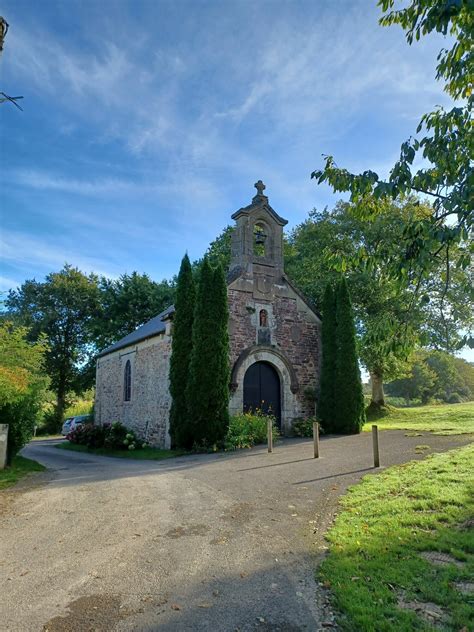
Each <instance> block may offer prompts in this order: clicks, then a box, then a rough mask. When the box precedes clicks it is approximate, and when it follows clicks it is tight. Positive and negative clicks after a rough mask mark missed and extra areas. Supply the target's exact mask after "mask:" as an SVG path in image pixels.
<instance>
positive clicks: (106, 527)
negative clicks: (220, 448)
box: [0, 431, 472, 632]
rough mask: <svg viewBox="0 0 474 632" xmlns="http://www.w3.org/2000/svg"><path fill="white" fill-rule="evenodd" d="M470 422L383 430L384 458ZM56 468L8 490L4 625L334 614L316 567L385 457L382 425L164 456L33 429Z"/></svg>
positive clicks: (0, 566)
mask: <svg viewBox="0 0 474 632" xmlns="http://www.w3.org/2000/svg"><path fill="white" fill-rule="evenodd" d="M471 440H472V437H470V436H455V437H437V436H430V435H429V434H425V435H424V436H423V437H406V436H405V433H404V432H400V431H392V432H384V433H381V436H380V446H381V447H380V449H381V459H382V463H383V464H384V465H391V464H394V463H401V462H404V461H408V460H410V459H413V458H421V457H422V455H419V454H416V453H415V446H416V445H418V444H424V445H429V446H431V451H443V450H447V449H449V448H451V447H456V446H460V445H465V444H466V443H469V442H470V441H471ZM23 454H24V455H25V456H27V457H30V458H34V459H36V460H38V461H40V462H41V463H43V464H44V465H46V466H48V468H51V469H50V470H49V471H48V472H45V473H42V474H39V475H37V476H36V477H34V478H33V479H30V480H28V481H25V482H23V483H20V484H19V485H17V486H16V487H15V488H14V489H13V490H11V491H9V492H2V493H0V512H1V515H0V529H1V537H0V577H1V580H0V622H1V623H0V627H1V630H2V632H7V631H15V632H17V631H18V632H29V631H32V632H33V631H41V630H44V631H46V630H49V631H50V632H57V631H66V630H67V631H71V632H73V631H74V632H82V631H86V630H87V631H89V630H91V631H92V630H94V631H99V632H102V631H104V632H105V631H107V632H109V631H121V630H137V631H138V630H139V631H149V632H151V631H153V630H164V631H176V632H178V631H179V632H183V631H186V630H205V631H211V630H212V631H213V632H216V631H217V632H219V631H229V632H230V631H237V630H239V631H242V632H243V631H250V630H258V631H270V630H272V631H280V630H281V631H288V632H290V631H297V630H309V631H311V632H315V631H316V630H322V629H327V628H330V627H331V624H332V622H333V615H332V613H331V611H330V607H329V605H328V595H327V594H326V591H325V589H324V588H323V587H322V586H320V585H319V584H318V583H317V582H316V581H315V580H314V568H315V566H316V563H317V559H318V556H321V555H322V554H323V552H324V548H325V547H324V539H323V537H322V536H323V533H324V531H325V530H326V529H327V527H328V525H329V524H330V523H331V521H332V518H333V516H334V513H335V510H336V507H337V499H338V497H339V496H340V495H341V494H342V493H343V492H344V491H345V490H346V489H347V486H348V485H350V484H352V483H354V482H356V481H358V480H359V479H360V478H361V477H362V476H363V475H365V474H367V473H369V472H371V471H373V470H371V469H370V466H371V458H372V457H371V436H370V435H369V434H362V435H359V436H353V437H339V438H332V437H328V438H324V439H322V441H321V455H322V458H320V459H319V460H314V459H312V458H311V457H312V443H311V441H308V440H286V441H285V442H283V443H282V444H279V445H278V444H277V446H276V447H275V452H274V453H273V454H267V452H266V450H265V449H264V448H258V449H254V450H250V451H241V452H238V453H233V454H215V455H196V456H188V457H181V458H174V459H170V460H167V461H163V462H152V461H133V460H120V459H112V458H106V457H96V456H92V455H87V454H81V453H75V452H66V451H61V450H57V449H55V448H54V446H52V445H51V443H49V442H46V441H43V442H34V443H31V444H30V445H29V446H28V447H27V448H25V450H24V452H23Z"/></svg>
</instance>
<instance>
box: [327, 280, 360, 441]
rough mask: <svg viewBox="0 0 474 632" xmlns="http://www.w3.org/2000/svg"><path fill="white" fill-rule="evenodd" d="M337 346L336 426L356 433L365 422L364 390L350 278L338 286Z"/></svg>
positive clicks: (336, 429) (342, 431)
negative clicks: (358, 359)
mask: <svg viewBox="0 0 474 632" xmlns="http://www.w3.org/2000/svg"><path fill="white" fill-rule="evenodd" d="M336 321H337V350H336V379H335V397H336V411H335V413H336V414H335V419H334V421H335V427H334V430H335V431H336V432H340V433H351V434H355V433H358V432H360V431H361V429H362V426H363V424H364V423H365V409H364V394H363V391H362V382H361V379H360V370H359V364H358V361H357V345H356V331H355V325H354V314H353V311H352V305H351V299H350V296H349V290H348V288H347V283H346V280H345V279H344V278H343V279H342V280H341V282H340V283H339V287H338V289H337V299H336Z"/></svg>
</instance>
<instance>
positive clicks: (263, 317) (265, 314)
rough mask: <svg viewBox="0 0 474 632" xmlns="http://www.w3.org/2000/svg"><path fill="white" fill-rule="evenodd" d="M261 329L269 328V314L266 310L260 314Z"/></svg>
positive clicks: (262, 310)
mask: <svg viewBox="0 0 474 632" xmlns="http://www.w3.org/2000/svg"><path fill="white" fill-rule="evenodd" d="M259 320H260V327H268V312H267V310H266V309H261V310H260V314H259Z"/></svg>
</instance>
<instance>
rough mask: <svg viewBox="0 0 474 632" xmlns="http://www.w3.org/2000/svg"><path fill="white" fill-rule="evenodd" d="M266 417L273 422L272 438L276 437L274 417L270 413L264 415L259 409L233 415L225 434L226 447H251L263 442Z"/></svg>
mask: <svg viewBox="0 0 474 632" xmlns="http://www.w3.org/2000/svg"><path fill="white" fill-rule="evenodd" d="M268 419H271V420H272V422H273V438H274V439H276V438H277V437H279V436H280V433H279V432H278V428H277V426H276V422H275V418H274V417H272V416H271V415H265V414H264V413H263V412H262V411H261V410H256V411H255V412H248V413H240V414H239V415H233V416H232V417H231V418H230V424H229V429H228V431H227V435H226V440H225V447H226V449H228V450H236V449H237V448H251V447H252V446H254V445H257V444H258V443H265V442H266V440H267V421H268Z"/></svg>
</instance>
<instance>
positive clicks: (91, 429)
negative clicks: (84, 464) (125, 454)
mask: <svg viewBox="0 0 474 632" xmlns="http://www.w3.org/2000/svg"><path fill="white" fill-rule="evenodd" d="M66 438H67V440H68V441H70V442H71V443H78V444H79V445H85V446H87V447H88V448H107V449H108V450H135V448H136V447H137V445H139V443H138V438H137V436H136V434H135V433H134V432H133V430H129V429H128V428H127V427H126V426H124V425H123V424H121V423H120V422H118V421H117V422H115V423H113V424H112V425H104V426H94V425H93V424H84V425H83V426H79V427H78V428H76V429H75V430H72V431H71V432H70V433H69V434H68V435H67V437H66Z"/></svg>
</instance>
